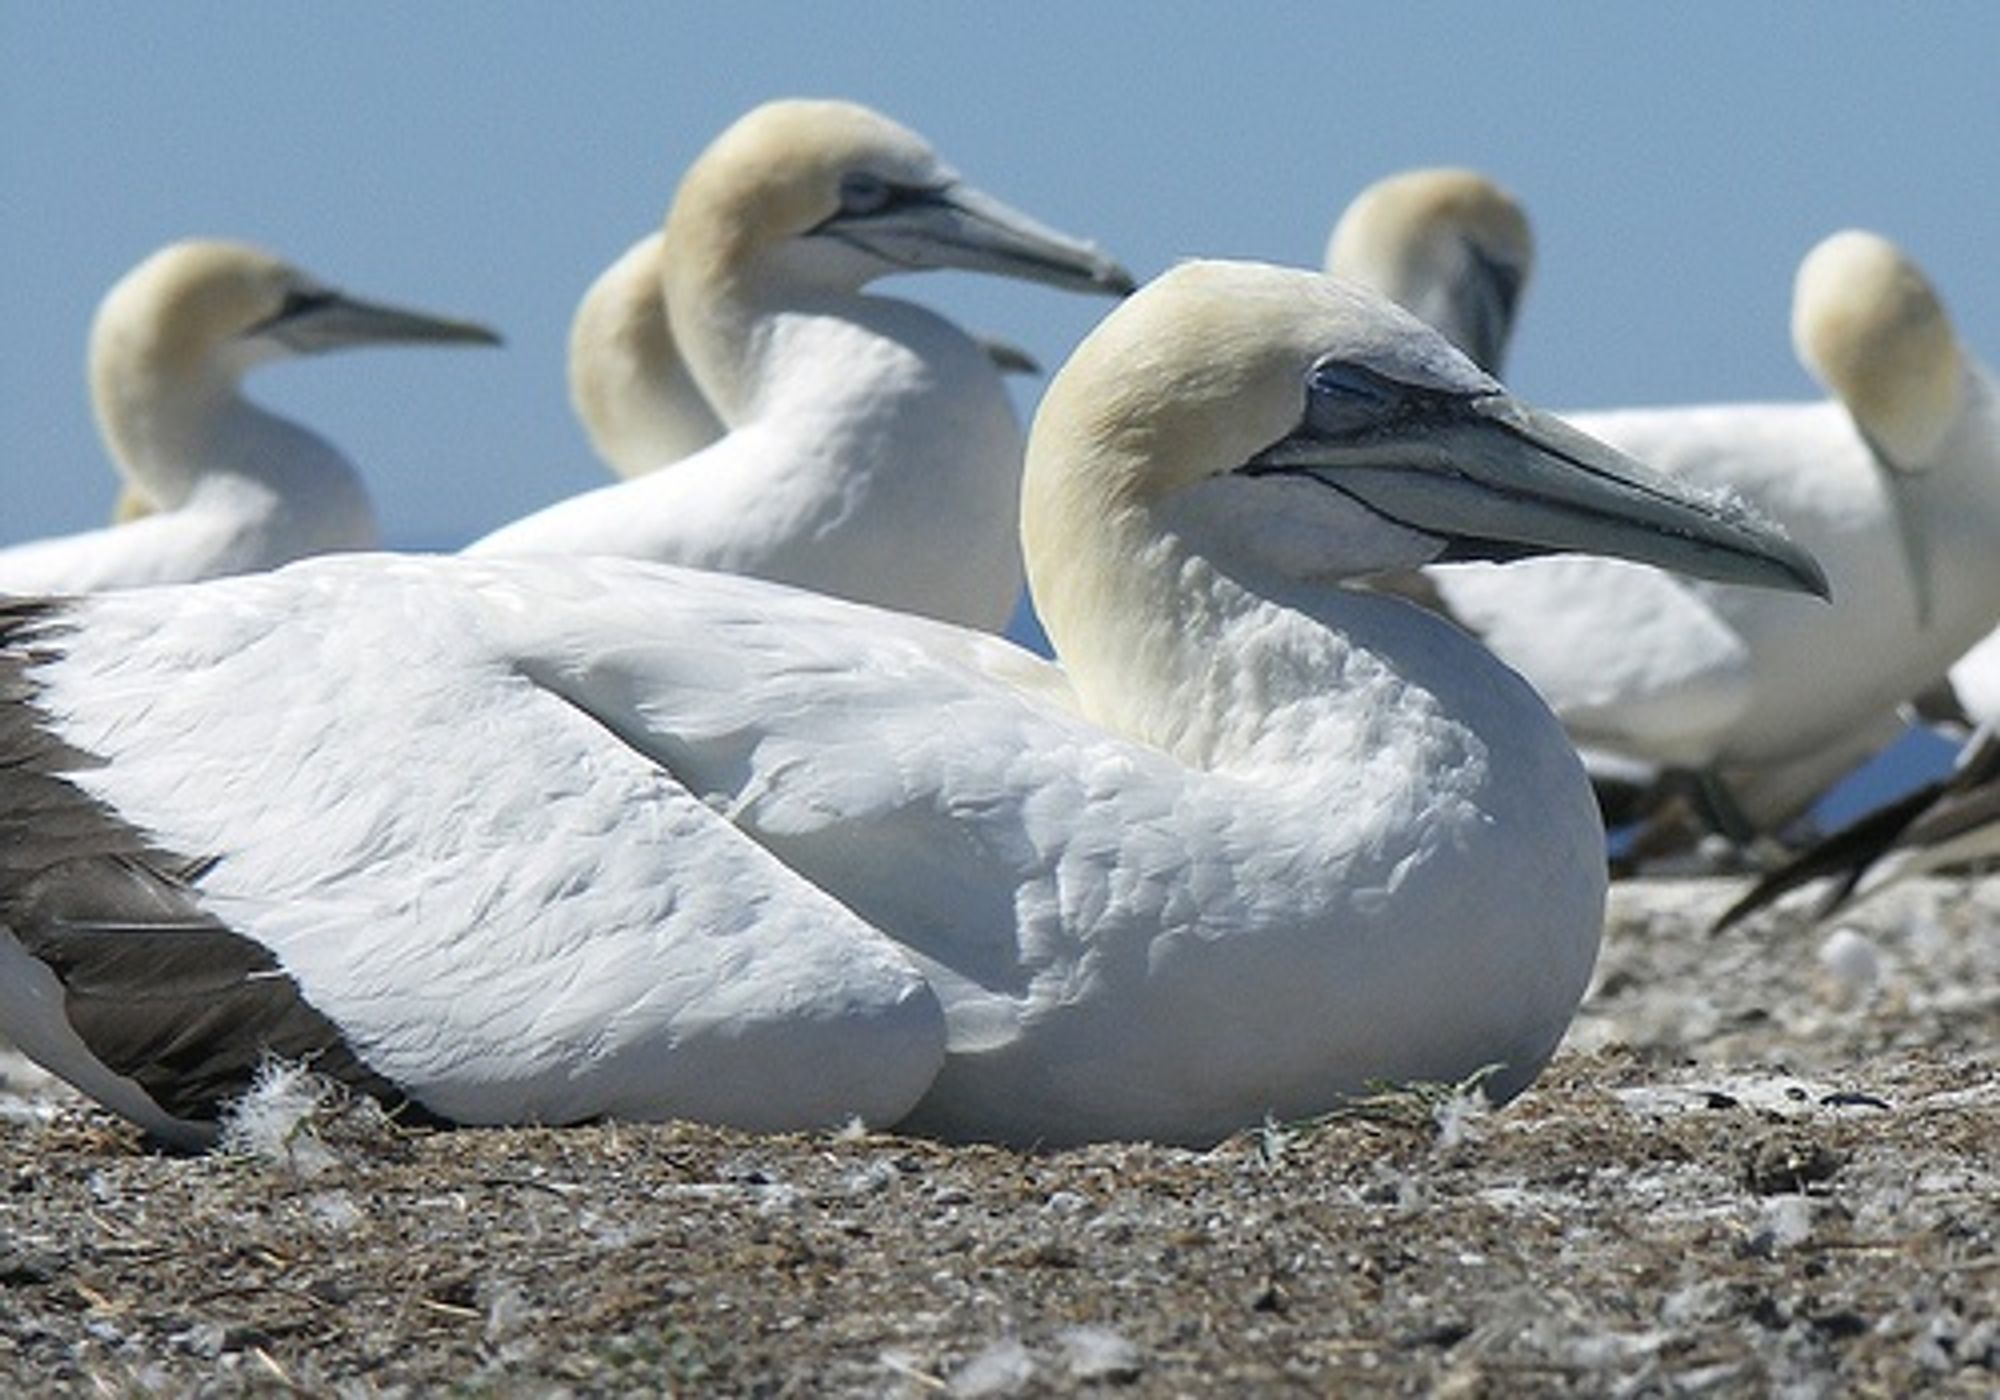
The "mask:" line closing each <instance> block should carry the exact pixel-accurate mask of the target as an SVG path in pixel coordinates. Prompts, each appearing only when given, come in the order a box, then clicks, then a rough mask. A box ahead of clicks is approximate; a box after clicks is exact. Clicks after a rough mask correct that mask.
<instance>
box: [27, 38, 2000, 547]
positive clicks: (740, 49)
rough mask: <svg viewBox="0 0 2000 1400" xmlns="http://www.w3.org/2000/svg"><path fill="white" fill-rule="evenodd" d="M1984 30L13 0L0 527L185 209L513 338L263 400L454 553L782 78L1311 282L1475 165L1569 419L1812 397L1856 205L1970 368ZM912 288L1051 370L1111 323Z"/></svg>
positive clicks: (337, 364)
mask: <svg viewBox="0 0 2000 1400" xmlns="http://www.w3.org/2000/svg"><path fill="white" fill-rule="evenodd" d="M1995 53H2000V11H1995V10H1993V9H1991V8H1990V7H1987V6H1983V5H1969V4H1968V5H1928V6H1924V7H1921V8H1916V9H1912V8H1905V7H1889V6H1866V7H1864V6H1859V5H1840V6H1823V5H1815V6H1802V5H1765V6H1756V7H1738V6H1723V5H1720V4H1701V5H1682V6H1644V7H1641V6H1627V5H1595V4H1592V5H1581V4H1579V5H1562V6H1531V7H1519V8H1515V9H1513V10H1511V11H1506V12H1503V11H1502V10H1501V8H1500V7H1497V6H1489V5H1449V4H1447V5H1425V6H1399V5H1380V4H1375V5H1365V6H1364V5H1337V4H1327V3H1320V4H1312V5H1287V4H1258V5H1248V6H1227V7H1224V6H1220V5H1213V6H1211V5H1202V6H1195V5H1182V4H1173V3H1160V2H1159V0H1154V2H1153V3H1131V4H1089V3H1078V2H1077V0H1070V3H1062V4H1044V3H1032V2H1031V3H1019V0H1016V2H1015V3H1009V4H1006V5H997V6H996V5H973V4H960V3H922V4H918V3H909V4H894V5H885V4H876V5H869V4H840V5H819V4H814V5H805V4H799V5H770V4H758V3H741V2H739V3H731V4H727V5H716V4H686V5H652V4H647V5H590V6H580V5H539V4H537V5H528V4H518V3H505V2H504V0H503V3H494V4H481V5H476V6H475V5H471V4H438V5H405V4H394V5H390V4H379V3H346V4H341V5H337V6H336V5H331V4H327V5H305V4H297V3H269V4H258V5H254V6H253V5H245V4H231V5H212V4H191V5H186V4H177V5H172V6H156V5H151V4H112V5H106V4H95V3H78V4H62V5H34V4H28V3H22V2H21V0H0V184H4V188H5V190H6V198H5V201H4V207H5V211H6V212H5V214H4V216H0V312H4V315H5V318H6V325H7V327H8V342H9V343H8V347H7V354H6V356H5V360H4V362H0V418H3V419H4V422H5V423H6V425H7V428H8V434H9V446H8V448H7V451H6V453H5V455H4V458H0V501H4V502H5V507H4V511H0V541H11V540H15V539H21V538H27V537H31V536H34V535H37V534H41V533H46V532H50V531H54V530H58V529H74V528H80V527H83V526H87V525H90V524H94V523H96V522H97V520H98V519H99V518H100V516H101V513H102V511H103V510H104V507H105V504H106V502H107V500H108V499H109V496H110V494H111V489H112V488H111V476H110V468H109V466H108V464H107V463H106V461H105V459H104V457H103V454H102V450H101V448H100V447H99V445H98V443H97V440H96V436H95V432H94V429H93V427H92V424H91V421H90V415H89V408H88V403H87V400H86V397H85V393H84V387H83V377H82V357H83V347H84V338H85V332H86V328H87V326H88V322H89V317H90V314H91V311H92V308H93V307H94V306H95V304H96V301H97V299H98V297H99V296H100V295H101V294H102V293H103V291H104V289H105V288H106V287H107V286H108V285H109V284H110V283H111V282H112V281H113V280H114V279H115V278H116V277H117V276H118V275H119V274H120V273H122V272H123V271H124V270H125V269H126V268H127V267H128V266H130V265H131V264H132V263H133V262H135V261H137V260H138V259H139V258H140V257H142V256H144V255H145V254H146V253H147V252H148V251H150V250H151V249H152V248H154V247H155V246H157V245H158V244H160V243H163V242H166V241H168V240H170V239H173V238H176V237H181V236H184V235H188V234H195V233H202V234H220V235H228V236H234V237H240V238H247V239H250V240H252V241H255V242H259V243H262V244H264V245H266V246H268V247H270V248H272V249H273V250H275V251H278V252H280V253H282V254H284V255H285V256H288V257H290V258H292V259H294V260H295V261H297V262H300V263H301V264H303V265H305V266H307V267H309V268H310V269H312V270H313V271H314V272H316V273H318V274H319V275H321V276H323V277H325V278H326V279H328V280H330V281H333V282H335V283H337V284H339V285H342V286H345V287H347V288H349V289H351V290H353V291H356V292H358V293H363V294H367V295H371V296H378V297H384V298H391V299H397V300H402V301H406V302H412V303H415V304H418V305H423V306H429V307H434V308H436V309H439V310H444V311H450V312H455V313H461V314H465V315H470V316H477V317H481V318H484V319H486V320H488V321H489V322H491V323H492V324H493V325H495V326H497V327H498V328H499V329H501V330H502V331H503V332H504V333H505V335H506V336H507V338H508V344H507V347H506V348H505V349H504V350H501V351H496V352H480V351H467V352H456V351H454V352H442V351H411V350H395V351H369V352H358V353H354V354H351V355H346V356H336V357H329V358H327V359H323V360H319V361H314V362H309V363H298V364H287V365H281V366H276V367H273V368H271V369H269V370H266V371H264V372H263V373H261V374H260V375H258V376H257V377H256V378H255V380H254V381H253V385H254V392H255V393H256V394H257V395H258V396H259V397H261V398H263V399H264V400H265V401H267V402H269V403H272V404H274V405H276V406H279V407H282V408H284V409H286V410H287V411H290V412H293V413H295V414H296V415H297V416H299V417H301V418H303V419H304V420H306V421H308V422H309V423H311V424H312V425H313V426H314V427H315V428H317V429H318V430H320V431H321V432H323V433H325V434H326V435H328V436H329V437H331V438H332V439H333V440H334V441H336V442H338V443H339V444H341V445H342V447H343V448H345V449H346V450H347V451H348V453H349V454H350V455H351V456H352V457H353V458H354V459H355V460H356V462H358V463H359V464H360V465H361V467H362V469H363V471H364V473H365V474H366V476H367V478H368V480H369V483H370V485H371V487H372V489H373V491H374V492H375V495H376V499H377V503H378V506H379V508H380V511H381V514H382V518H383V521H384V524H385V528H386V529H387V531H388V534H389V537H390V538H391V540H392V541H395V542H397V543H399V544H411V545H414V544H425V545H432V546H450V545H454V544H456V543H459V542H462V541H463V540H464V539H467V538H469V537H471V536H472V535H474V534H476V533H479V532H480V531H482V530H484V529H486V528H489V527H491V526H493V525H496V524H499V523H501V522H502V521H504V520H506V519H509V518H511V517H512V516H514V515H517V514H520V513H522V512H524V511H526V510H528V509H531V508H533V507H535V506H537V505H539V504H542V503H544V502H546V501H549V500H552V499H555V498H556V497H558V496H560V495H563V494H566V493H568V492H570V491H573V490H576V489H580V488H582V487H586V486H589V485H592V484H594V483H596V482H597V481H598V480H599V479H600V478H599V476H598V473H597V468H596V467H595V465H594V463H593V461H592V459H591V457H590V455H589V452H588V450H587V447H586V445H585V443H584V441H583V438H582V437H581V435H580V433H579V432H578V431H577V429H576V427H575V426H574V424H573V423H572V421H571V419H570V417H569V413H568V408H567V403H566V400H565V397H564V390H563V378H562V356H563V345H564V337H565V334H566V330H567V326H568V320H569V316H570V313H571V311H572V309H573V307H574V305H575V301H576V298H577V296H578V295H579V294H580V293H581V291H582V290H583V288H584V287H585V285H586V284H587V283H588V282H589V280H590V278H591V277H592V276H593V275H594V273H595V272H596V271H597V270H598V269H599V268H600V267H601V266H602V265H603V264H604V263H605V262H607V261H608V260H609V259H610V257H611V256H613V255H614V254H615V253H616V252H618V251H619V250H621V249H622V248H624V247H625V246H626V244H627V243H628V242H629V241H630V240H631V239H633V238H634V237H636V236H637V235H638V234H639V233H640V232H641V231H643V230H645V229H646V228H648V227H650V226H652V225H653V224H655V223H656V222H657V220H658V219H659V217H660V215H661V213H662V211H663V210H664V208H665V205H666V203H667V200H668V198H669V196H670V194H671V192H672V190H673V186H674V183H675V181H676V179H677V178H678V176H679V173H680V171H681V170H682V168H683V167H684V166H685V165H686V163H687V162H688V160H689V159H690V158H691V157H692V156H693V155H694V154H695V153H696V152H697V151H698V150H699V149H700V148H701V146H702V145H703V144H704V143H706V142H707V140H708V139H709V138H710V137H711V136H712V135H713V134H714V133H715V132H716V131H718V130H720V129H721V128H722V127H723V126H724V125H726V124H727V123H728V122H729V121H730V120H731V119H733V118H734V117H735V116H736V115H738V114H739V113H740V112H742V111H744V110H746V109H747V108H749V107H750V106H752V105H754V104H755V103H757V102H759V101H761V100H763V99H765V98H768V97H773V96H779V95H789V94H810V95H840V96H849V97H853V98H857V99H860V100H862V101H866V102H869V103H871V104H873V105H875V106H878V107H880V108H881V109H882V110H884V111H886V112H888V113H889V114H890V115H892V116H895V117H897V118H898V119H900V120H902V121H904V122H906V123H908V124H910V125H912V126H914V127H915V128H917V129H918V130H920V131H922V132H923V133H925V134H926V135H927V136H929V137H930V138H931V139H932V140H933V141H934V142H935V143H936V144H937V145H938V147H939V148H940V149H941V150H942V151H943V152H944V153H945V155H946V157H947V158H948V159H950V160H952V161H954V162H955V163H956V164H957V165H958V166H959V167H960V169H962V170H963V171H964V172H965V173H966V174H967V175H968V176H970V177H971V178H972V179H973V180H974V181H975V182H976V183H978V184H980V185H982V186H983V187H985V188H987V189H989V190H991V191H992V192H994V193H996V194H998V195H1000V196H1001V197H1002V198H1005V199H1008V200H1010V201H1013V202H1015V203H1017V204H1019V205H1020V206H1022V207H1024V208H1026V209H1028V210H1030V211H1032V212H1033V213H1035V214H1037V215H1038V216H1041V217H1042V218H1044V219H1046V220H1048V221H1049V222H1052V223H1054V224H1056V225H1058V226H1059V227H1062V228H1065V229H1069V230H1072V231H1075V232H1079V233H1083V234H1086V235H1089V236H1091V237H1094V238H1096V239H1098V240H1099V241H1101V242H1102V243H1103V244H1104V245H1105V246H1106V247H1107V248H1108V249H1110V250H1111V251H1112V252H1113V253H1114V254H1116V255H1117V256H1119V257H1120V258H1122V259H1123V260H1124V261H1125V262H1126V263H1127V264H1128V265H1129V266H1130V267H1132V268H1133V270H1134V271H1135V272H1137V273H1139V274H1140V275H1142V276H1144V275H1149V274H1151V273H1154V272H1157V271H1159V270H1160V269H1161V268H1163V267H1165V266H1167V265H1168V264H1170V263H1171V262H1173V261H1174V260H1175V259H1178V258H1181V257H1185V256H1189V255H1194V254H1226V255H1238V256H1251V257H1260V258H1267V259H1272V260H1278V261H1292V262H1307V263H1316V262H1317V260H1318V258H1319V256H1320V254H1321V250H1322V249H1323V247H1324V243H1325V238H1326V233H1327V230H1328V227H1329V225H1330V224H1331V222H1332V220H1333V218H1334V217H1335V215H1336V214H1337V213H1338V212H1339V210H1340V209H1341V207H1342V206H1343V204H1344V203H1345V202H1346V200H1347V199H1348V197H1349V196H1350V195H1351V194H1352V193H1353V192H1354V191H1355V190H1356V189H1358V188H1359V187H1360V186H1361V185H1363V184H1365V183H1366V182H1368V181H1369V180H1372V179H1374V178H1376V177H1377V176H1380V175H1382V174H1385V173H1388V172H1390V171H1393V170H1396V169H1400V168H1403V167H1407V166H1410V165H1417V164H1433V163H1444V162H1450V163H1461V164H1470V165H1475V166H1478V167H1481V168H1483V169H1485V170H1487V171H1489V172H1491V173H1492V174H1494V175H1496V176H1497V177H1499V178H1500V179H1501V180H1503V181H1504V182H1505V183H1507V184H1508V185H1509V186H1510V187H1512V188H1513V189H1514V190H1515V191H1516V192H1517V193H1518V194H1519V195H1520V196H1521V197H1522V199H1523V200H1524V201H1525V202H1526V203H1527V205H1528V207H1529V210H1530V212H1531V215H1532V217H1533V219H1534V222H1535V228H1536V233H1537V237H1538V240H1539V243H1540V248H1541V262H1540V267H1539V269H1538V271H1537V274H1536V278H1535V281H1534V284H1533V285H1532V286H1531V288H1530V291H1529V294H1528V299H1527V302H1526V307H1525V313H1524V321H1523V324H1522V329H1521V334H1520V337H1519V339H1518V341H1517V348H1516V354H1515V360H1514V364H1513V367H1512V373H1511V375H1510V379H1511V380H1512V382H1513V386H1514V387H1515V388H1516V389H1517V390H1519V391H1521V392H1522V393H1524V394H1526V395H1527V396H1528V397H1530V398H1532V399H1535V400H1536V401H1538V402H1541V403H1544V404H1548V405H1551V406H1562V405H1588V406H1602V405H1609V404H1615V403H1627V402H1672V401H1679V400H1689V399H1715V398H1769V397H1798V396H1804V395H1808V394H1810V393H1812V386H1811V384H1810V383H1809V381H1808V380H1807V379H1806V377H1805V376H1804V374H1803V372H1802V371H1800V370H1799V369H1798V367H1797V365H1796V364H1795V363H1794V361H1793V358H1792V354H1791V350H1790V346H1789V343H1788V340H1787V335H1786V314H1787V305H1788V301H1789V296H1790V282H1791V274H1792V269H1793V267H1794V266H1795V265H1796V262H1797V260H1798V258H1799V257H1800V255H1801V254H1803V253H1804V251H1805V250H1806V248H1807V247H1809V246H1810V245H1811V244H1812V243H1813V242H1814V241H1815V240H1816V239H1817V238H1819V237H1820V236H1821V235H1823V234H1825V233H1827V232H1830V231H1831V230H1833V229H1835V228H1838V227H1842V226H1844V225H1849V224H1862V225H1866V226H1871V227H1874V228H1877V229H1880V230H1882V231H1884V232H1886V233H1888V234H1890V235H1891V236H1893V237H1895V238H1897V239H1898V240H1900V241H1901V242H1903V243H1904V244H1905V246H1907V247H1908V248H1910V249H1911V250H1912V251H1913V252H1914V253H1915V254H1916V255H1917V256H1918V257H1919V259H1920V260H1921V261H1922V262H1923V263H1924V265H1925V266H1926V267H1927V268H1928V269H1929V270H1930V271H1931V273H1932V275H1933V277H1934V278H1935V280H1936V281H1937V282H1938V284H1939V286H1940V287H1941V289H1942V290H1943V292H1944V294H1945V297H1946V299H1947V302H1948V304H1949V305H1950V306H1951V307H1952V309H1953V312H1954V314H1955V315H1956V317H1957V319H1958V321H1959V324H1960V327H1961V329H1962V331H1963V332H1964V333H1965V335H1966V337H1967V339H1968V340H1969V341H1970V342H1971V343H1972V344H1973V345H1974V346H1976V347H1982V348H1983V349H1984V351H1985V353H1986V354H1987V355H1988V356H1989V358H1990V357H1992V356H1995V355H2000V276H1996V275H1995V272H1994V267H1993V257H1992V251H1991V250H1992V248H1993V246H1994V242H1995V237H1996V234H2000V168H1996V165H2000V160H1997V159H1996V156H1995V153H1994V152H1995V138H1996V133H2000V105H1996V104H2000V99H1996V97H1995V95H1994V90H1993V86H1992V77H1991V67H1990V65H1991V61H1992V57H1993V55H1994V54H1995ZM891 285H892V286H894V287H896V288H897V290H899V291H900V292H901V293H902V294H904V295H908V296H912V297H915V298H919V299H922V300H925V301H927V302H930V303H931V304H933V305H937V306H940V307H942V308H944V309H945V310H947V311H948V312H949V313H950V314H953V315H954V316H956V317H957V318H958V319H960V320H961V321H963V322H965V323H968V324H971V325H974V326H977V327H979V328H982V329H984V330H988V331H992V332H995V333H999V334H1003V335H1006V336H1009V337H1011V338H1012V339H1015V340H1017V341H1019V342H1020V343H1022V344H1023V345H1025V346H1027V347H1028V348H1030V349H1031V350H1033V351H1034V352H1035V353H1036V354H1038V355H1039V356H1040V357H1041V358H1042V359H1043V360H1044V361H1045V362H1046V363H1048V364H1051V365H1053V364H1055V363H1058V362H1059V361H1060V360H1061V358H1062V356H1063V355H1064V353H1065V352H1066V350H1067V349H1068V347H1069V346H1070V345H1072V344H1073V343H1074V342H1075V340H1076V338H1077V337H1078V336H1079V335H1081V334H1082V333H1083V332H1084V331H1085V330H1086V329H1087V328H1088V326H1089V324H1090V323H1091V321H1092V320H1093V319H1094V318H1095V317H1096V316H1097V315H1098V314H1099V313H1100V312H1101V311H1102V310H1103V304H1102V303H1098V302H1093V301H1088V300H1083V299H1078V298H1072V297H1068V296H1064V295H1062V294H1060V293H1056V292H1052V291H1049V290H1047V289H1044V288H1038V287H1030V286H1025V285H1019V284H1012V283H1003V282H993V281H986V280H982V279H977V278H973V277H970V276H963V275H958V274H940V275H935V276H931V277H926V278H905V279H901V280H900V281H899V282H897V283H894V284H891ZM1038 390H1039V385H1037V384H1034V383H1029V384H1026V385H1023V386H1022V399H1023V406H1024V409H1026V408H1028V407H1031V401H1032V397H1033V395H1034V394H1035V393H1036V392H1038Z"/></svg>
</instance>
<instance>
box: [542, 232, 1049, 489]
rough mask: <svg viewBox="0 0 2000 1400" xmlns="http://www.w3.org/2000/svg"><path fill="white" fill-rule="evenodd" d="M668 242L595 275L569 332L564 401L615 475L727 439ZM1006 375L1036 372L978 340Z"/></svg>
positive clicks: (1024, 356)
mask: <svg viewBox="0 0 2000 1400" xmlns="http://www.w3.org/2000/svg"><path fill="white" fill-rule="evenodd" d="M665 238H666V235H665V234H663V233H660V232H654V233H649V234H647V235H646V236H645V237H644V238H642V239H640V240H639V241H638V242H637V243H634V244H633V245H632V246H631V247H630V248H627V249H626V250H625V251H624V252H623V253H622V254H620V255H619V257H618V259H617V260H616V261H615V262H613V263H612V264H611V266H610V267H608V268H606V269H605V270H604V271H603V272H602V273H600V274H599V275H598V277H597V279H596V280H595V281H593V282H592V283H591V284H590V287H589V289H588V290H587V291H585V292H584V294H583V300H582V301H581V302H579V303H578V304H577V308H576V317H575V319H574V320H572V321H571V322H570V331H569V401H570V406H571V408H573V409H574V410H575V411H576V416H577V421H578V422H580V423H582V424H583V430H584V434H585V436H587V437H588V438H589V439H590V445H591V446H592V447H593V448H594V449H596V452H597V455H598V456H599V457H601V458H603V459H604V463H605V465H606V466H608V467H610V468H611V470H612V471H614V472H616V473H617V474H618V475H619V476H627V477H630V476H644V475H645V474H646V473H647V472H651V471H658V470H659V469H660V468H661V467H665V466H670V465H672V464H673V463H675V462H678V461H680V460H681V458H683V457H687V456H690V455H691V454H693V453H696V452H699V451H700V450H701V449H702V448H704V447H706V446H708V445H709V444H710V443H712V442H714V441H715V440H716V439H718V438H720V437H721V436H722V435H723V433H724V432H725V431H726V430H725V429H724V428H723V426H722V420H721V419H719V418H717V417H716V416H715V410H714V409H712V408H710V407H709V406H708V400H707V399H705V398H703V397H702V396H701V389H700V387H699V386H698V385H696V383H695V382H694V376H693V375H692V374H690V373H689V372H688V367H687V363H686V361H684V360H683V359H681V357H680V354H679V352H678V351H676V350H675V348H674V337H673V331H672V329H671V328H670V327H669V326H668V325H667V304H666V296H665V294H664V292H663V291H662V288H661V285H660V283H661V268H660V249H661V245H662V244H663V243H664V242H665ZM974 339H975V341H976V342H977V343H978V345H979V346H980V348H981V349H983V350H984V351H985V352H986V357H987V359H989V360H991V361H992V362H993V365H994V368H996V369H998V370H1000V371H1001V372H1002V373H1003V374H1039V373H1041V366H1040V365H1038V364H1037V363H1036V362H1035V360H1034V357H1033V356H1031V355H1029V354H1028V353H1027V352H1026V351H1025V350H1022V349H1021V348H1020V347H1019V346H1016V345H1012V344H1009V343H1008V342H1006V341H1004V340H999V339H996V338H994V337H992V336H976V337H974Z"/></svg>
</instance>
